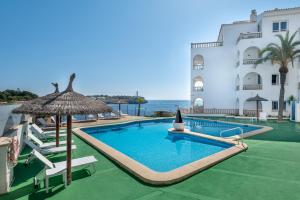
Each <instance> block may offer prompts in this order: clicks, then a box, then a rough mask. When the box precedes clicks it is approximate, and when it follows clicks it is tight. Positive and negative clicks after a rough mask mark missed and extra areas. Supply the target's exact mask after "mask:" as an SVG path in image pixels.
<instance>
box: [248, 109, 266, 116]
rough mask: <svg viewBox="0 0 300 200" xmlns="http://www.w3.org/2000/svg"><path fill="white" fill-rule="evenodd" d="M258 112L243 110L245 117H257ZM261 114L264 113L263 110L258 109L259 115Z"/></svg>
mask: <svg viewBox="0 0 300 200" xmlns="http://www.w3.org/2000/svg"><path fill="white" fill-rule="evenodd" d="M256 112H257V111H256V110H247V109H244V110H243V115H245V116H256ZM259 112H262V109H258V113H259Z"/></svg>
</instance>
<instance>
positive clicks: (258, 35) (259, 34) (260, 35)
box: [236, 32, 262, 43]
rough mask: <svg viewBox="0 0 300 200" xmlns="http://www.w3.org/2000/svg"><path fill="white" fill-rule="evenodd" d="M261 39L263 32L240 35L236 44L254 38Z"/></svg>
mask: <svg viewBox="0 0 300 200" xmlns="http://www.w3.org/2000/svg"><path fill="white" fill-rule="evenodd" d="M261 37H262V33H261V32H252V33H240V36H239V37H238V39H237V41H236V43H239V41H240V40H243V39H252V38H261Z"/></svg>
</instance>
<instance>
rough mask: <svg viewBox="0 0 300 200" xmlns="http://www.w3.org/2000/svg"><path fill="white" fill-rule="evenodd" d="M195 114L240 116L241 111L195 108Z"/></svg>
mask: <svg viewBox="0 0 300 200" xmlns="http://www.w3.org/2000/svg"><path fill="white" fill-rule="evenodd" d="M193 113H194V114H226V115H238V114H239V109H217V108H205V109H204V108H194V109H193Z"/></svg>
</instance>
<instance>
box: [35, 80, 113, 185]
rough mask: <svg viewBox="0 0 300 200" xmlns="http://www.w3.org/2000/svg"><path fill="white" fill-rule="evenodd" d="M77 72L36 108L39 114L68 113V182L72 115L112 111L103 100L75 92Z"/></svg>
mask: <svg viewBox="0 0 300 200" xmlns="http://www.w3.org/2000/svg"><path fill="white" fill-rule="evenodd" d="M74 79H75V74H72V75H71V76H70V81H69V85H68V87H67V89H66V90H65V91H63V92H61V93H59V95H57V96H56V97H55V98H53V99H51V100H48V101H46V102H45V103H44V104H43V105H42V106H41V109H40V110H38V109H37V110H35V112H36V113H37V114H49V115H56V114H59V115H67V183H68V184H70V183H71V181H72V173H71V146H72V115H75V114H98V113H102V112H111V111H112V109H111V107H109V106H107V105H106V104H105V103H103V102H102V101H98V100H94V99H92V98H89V97H86V96H84V95H82V94H79V93H77V92H74V90H73V86H72V84H73V81H74Z"/></svg>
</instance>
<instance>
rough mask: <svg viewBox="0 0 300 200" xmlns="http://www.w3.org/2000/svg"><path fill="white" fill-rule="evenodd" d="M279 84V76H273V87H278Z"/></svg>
mask: <svg viewBox="0 0 300 200" xmlns="http://www.w3.org/2000/svg"><path fill="white" fill-rule="evenodd" d="M278 84H279V75H278V74H272V85H278Z"/></svg>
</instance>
